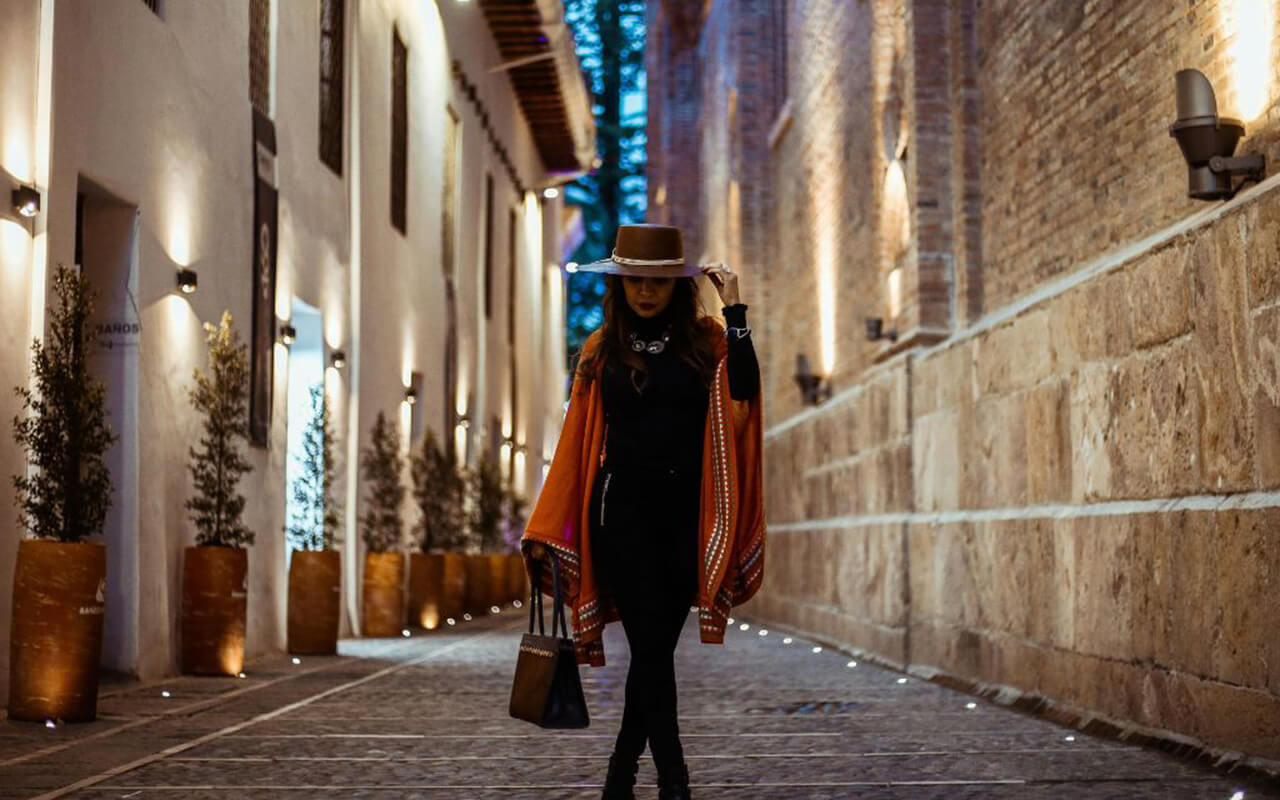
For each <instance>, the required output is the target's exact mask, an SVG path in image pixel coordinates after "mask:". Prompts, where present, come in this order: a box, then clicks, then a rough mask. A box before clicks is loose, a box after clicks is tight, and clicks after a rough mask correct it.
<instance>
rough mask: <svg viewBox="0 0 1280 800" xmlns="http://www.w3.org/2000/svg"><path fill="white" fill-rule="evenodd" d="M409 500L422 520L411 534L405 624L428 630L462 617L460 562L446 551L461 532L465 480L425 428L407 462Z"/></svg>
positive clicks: (458, 540) (458, 541) (449, 454)
mask: <svg viewBox="0 0 1280 800" xmlns="http://www.w3.org/2000/svg"><path fill="white" fill-rule="evenodd" d="M411 472H412V475H413V499H414V500H415V501H416V502H417V504H418V509H419V510H420V511H421V512H422V516H421V517H420V518H419V520H418V525H417V527H416V528H415V529H414V538H415V539H416V543H417V546H418V551H419V552H416V553H413V554H411V555H410V557H409V624H411V625H419V626H421V627H423V628H426V629H427V630H434V629H435V628H436V627H437V626H439V625H440V623H441V622H443V621H444V620H445V619H446V618H448V617H456V616H458V615H459V614H461V613H462V591H463V588H464V587H465V585H466V584H465V580H466V578H465V575H464V573H463V566H462V561H461V560H460V559H458V558H456V557H455V558H452V559H450V558H448V557H447V556H448V553H447V552H446V551H448V550H450V549H455V548H457V547H459V546H460V545H461V542H462V537H463V534H464V532H465V530H466V519H465V517H464V504H465V502H466V478H465V476H464V475H463V474H462V472H461V471H460V470H459V469H458V463H457V459H456V458H455V457H454V455H453V452H452V450H449V451H446V450H445V449H444V448H442V447H440V443H439V441H438V440H437V439H436V437H435V434H434V433H432V431H431V429H430V428H428V429H427V433H426V436H424V437H423V439H422V447H421V449H420V450H419V452H417V453H415V454H414V456H413V459H412V464H411Z"/></svg>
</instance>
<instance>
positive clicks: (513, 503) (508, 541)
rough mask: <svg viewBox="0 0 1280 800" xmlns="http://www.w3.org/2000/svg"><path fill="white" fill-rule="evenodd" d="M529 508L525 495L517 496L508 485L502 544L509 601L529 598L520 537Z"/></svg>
mask: <svg viewBox="0 0 1280 800" xmlns="http://www.w3.org/2000/svg"><path fill="white" fill-rule="evenodd" d="M527 508H528V501H527V500H526V499H525V498H524V496H523V495H520V494H517V493H516V491H515V487H514V486H512V485H511V484H510V483H508V484H507V488H506V491H505V492H504V493H503V506H502V525H503V534H502V542H503V545H504V548H503V549H504V552H505V553H506V554H507V573H506V574H507V584H506V589H507V591H506V594H507V599H508V600H521V599H524V598H527V597H528V593H527V592H526V589H527V588H528V587H527V586H526V582H525V566H524V557H523V556H522V555H520V537H521V536H523V535H524V525H525V522H526V519H527V514H526V509H527Z"/></svg>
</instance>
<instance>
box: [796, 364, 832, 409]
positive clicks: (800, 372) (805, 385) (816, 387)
mask: <svg viewBox="0 0 1280 800" xmlns="http://www.w3.org/2000/svg"><path fill="white" fill-rule="evenodd" d="M795 380H796V385H797V386H799V387H800V393H801V395H803V397H804V402H805V405H810V406H816V405H818V404H819V403H821V402H822V401H824V400H827V399H829V398H830V397H831V384H830V383H828V382H827V380H826V378H825V376H822V375H818V374H816V373H814V371H813V370H812V369H810V367H809V359H808V357H807V356H805V354H804V353H800V354H799V355H797V356H796V374H795Z"/></svg>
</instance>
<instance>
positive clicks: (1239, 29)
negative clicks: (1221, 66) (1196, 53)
mask: <svg viewBox="0 0 1280 800" xmlns="http://www.w3.org/2000/svg"><path fill="white" fill-rule="evenodd" d="M1219 9H1221V10H1220V12H1219V13H1221V14H1224V15H1229V16H1228V18H1226V19H1223V20H1222V28H1223V32H1224V33H1225V34H1226V38H1227V41H1229V42H1230V43H1231V44H1230V45H1229V46H1228V47H1229V55H1230V58H1231V66H1232V69H1231V79H1232V81H1234V84H1235V86H1234V88H1235V91H1236V108H1234V109H1231V108H1222V106H1221V100H1219V103H1220V105H1219V107H1218V113H1219V114H1222V115H1223V116H1227V117H1233V116H1237V115H1238V116H1239V117H1240V118H1241V119H1242V120H1243V121H1244V122H1246V123H1248V122H1251V121H1253V120H1256V119H1257V118H1258V117H1259V116H1261V114H1262V112H1264V111H1266V110H1267V106H1268V105H1269V104H1270V100H1271V90H1272V85H1271V74H1272V72H1273V66H1272V63H1271V59H1272V49H1271V42H1272V37H1273V36H1274V35H1275V25H1276V6H1275V0H1230V2H1226V3H1223V4H1222V5H1220V6H1219Z"/></svg>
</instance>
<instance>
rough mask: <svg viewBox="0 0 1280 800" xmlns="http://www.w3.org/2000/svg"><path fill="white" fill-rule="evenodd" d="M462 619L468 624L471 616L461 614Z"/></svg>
mask: <svg viewBox="0 0 1280 800" xmlns="http://www.w3.org/2000/svg"><path fill="white" fill-rule="evenodd" d="M462 618H463V619H464V620H466V621H467V622H470V621H471V615H470V614H463V615H462Z"/></svg>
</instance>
